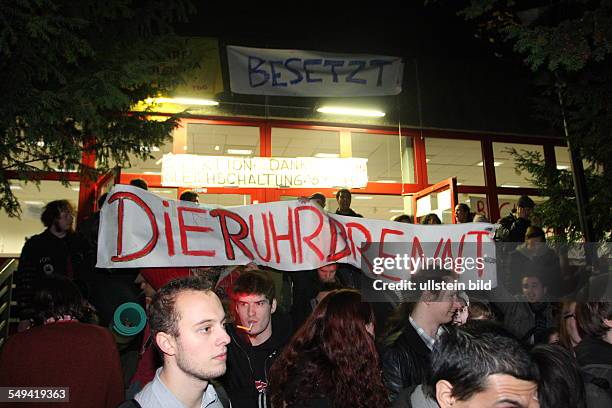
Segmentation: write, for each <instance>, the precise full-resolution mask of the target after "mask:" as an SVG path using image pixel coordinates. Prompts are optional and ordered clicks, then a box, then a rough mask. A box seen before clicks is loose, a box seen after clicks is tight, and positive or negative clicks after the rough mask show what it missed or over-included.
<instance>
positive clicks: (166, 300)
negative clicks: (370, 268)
mask: <svg viewBox="0 0 612 408" xmlns="http://www.w3.org/2000/svg"><path fill="white" fill-rule="evenodd" d="M138 183H140V185H138V186H139V187H141V188H146V184H143V183H141V182H140V181H137V182H136V183H135V185H137V184H138ZM188 193H189V194H183V195H182V196H181V199H183V200H187V201H193V202H197V200H198V196H197V194H195V193H191V192H188ZM308 199H310V200H313V202H316V203H317V204H318V205H319V206H320V207H321V208H325V204H326V202H325V196H324V195H323V194H319V193H317V194H314V195H313V196H311V197H309V198H308ZM336 199H337V201H338V204H339V206H338V210H337V211H336V213H337V214H340V215H345V216H352V217H361V215H359V214H358V213H357V212H355V210H353V209H352V208H351V194H350V191H348V190H344V189H343V190H340V191H339V192H338V194H337V195H336ZM102 205H104V198H102V199H101V200H100V203H99V207H102ZM533 207H534V204H533V201H532V200H530V199H529V198H528V197H521V199H520V200H519V202H518V209H517V212H516V214H514V215H512V216H511V217H512V218H507V219H503V220H500V222H499V224H500V227H499V228H498V236H499V237H500V240H502V241H507V242H509V244H512V245H513V248H512V249H509V250H507V253H504V259H503V260H502V261H500V263H499V264H498V272H499V275H500V284H499V285H498V287H497V288H495V290H492V291H490V292H487V293H483V292H474V293H472V292H469V293H467V292H464V291H453V290H421V289H417V290H416V291H415V292H414V293H412V296H411V299H410V301H409V302H368V301H366V300H365V295H364V294H363V293H362V291H361V289H362V287H363V285H364V282H365V283H366V284H367V282H368V281H367V279H368V278H367V277H366V275H365V274H363V273H361V271H359V270H358V269H357V268H355V267H352V266H350V265H346V264H329V265H325V266H322V267H320V268H318V269H316V270H311V271H301V272H283V271H278V270H273V269H271V268H268V267H264V266H258V265H255V264H249V265H245V266H240V267H225V266H219V267H199V268H142V269H139V270H130V269H128V270H118V271H117V270H113V271H108V270H103V269H97V268H95V256H96V247H97V226H98V225H99V213H96V214H94V215H93V216H92V218H91V219H89V220H87V221H86V222H84V223H83V224H82V225H80V226H79V229H78V230H77V231H76V232H73V231H72V224H73V221H74V212H73V209H72V207H71V206H70V204H69V203H68V202H67V201H64V200H58V201H54V202H51V203H49V204H48V205H47V206H46V208H45V210H44V211H43V214H42V217H41V220H42V222H43V224H44V226H45V227H46V229H45V231H44V232H43V233H42V234H39V235H36V236H34V237H32V238H31V239H29V240H28V241H27V242H26V244H25V246H24V248H23V251H22V255H21V259H20V264H19V269H18V271H17V273H16V276H15V283H16V288H15V290H14V299H15V300H16V301H17V305H18V308H17V311H18V316H17V317H18V318H19V319H20V324H19V326H18V327H17V329H16V332H15V333H14V334H12V335H11V336H10V337H9V339H8V341H7V342H6V344H4V346H3V348H2V350H1V354H0V387H68V388H69V400H70V402H67V403H53V404H52V406H57V407H61V406H70V407H101V408H102V407H104V408H110V407H112V408H114V407H118V406H120V407H122V408H129V407H139V406H140V407H145V408H147V407H151V408H157V407H160V408H161V407H177V408H180V407H189V408H191V407H206V408H227V407H230V406H233V407H235V408H242V407H244V408H251V407H253V408H270V407H273V408H290V407H309V408H318V407H347V408H348V407H396V408H397V407H399V408H401V407H411V408H429V407H431V408H436V407H441V408H447V407H459V408H471V407H474V408H488V407H491V408H493V407H518V408H535V407H543V408H560V407H568V408H574V407H578V408H599V407H602V408H604V407H612V299H606V298H603V299H593V298H592V297H591V298H588V299H582V300H581V298H580V296H579V295H580V293H576V292H579V291H578V289H579V287H578V286H577V287H576V288H574V290H573V291H572V290H570V289H568V287H567V286H566V285H559V284H558V283H559V281H561V280H562V279H561V275H562V273H563V272H562V268H561V264H560V262H559V258H558V257H557V256H556V254H555V252H554V251H553V250H552V249H550V248H549V247H548V246H547V245H546V243H545V234H544V231H543V230H542V228H540V227H538V226H536V225H531V222H530V215H531V214H530V213H531V211H532V209H533ZM400 217H401V218H399V219H395V221H397V222H408V223H411V222H413V221H414V220H413V219H412V218H411V217H410V216H407V215H406V216H400ZM455 218H456V220H457V222H458V223H463V222H474V221H482V220H474V219H473V218H474V217H473V214H471V213H470V209H469V207H468V206H466V205H465V204H459V205H458V206H457V208H455ZM421 222H422V223H423V224H437V223H440V220H439V218H438V217H437V216H435V214H434V215H433V216H432V215H429V216H426V217H423V220H421ZM455 278H456V275H455V274H454V272H453V271H450V270H445V269H441V268H432V269H423V270H421V271H419V272H417V273H416V274H414V275H413V276H412V278H411V280H412V281H414V282H416V283H417V285H416V287H417V288H420V285H418V283H419V282H427V281H429V282H437V283H441V282H447V283H448V282H452V281H453V280H454V279H455ZM602 282H604V284H607V275H606V274H605V273H603V272H602V273H601V274H600V275H599V276H597V277H596V278H595V279H593V280H592V281H587V282H586V286H588V285H589V284H590V285H596V286H597V285H598V286H601V285H602ZM551 294H554V295H555V297H554V298H553V297H552V296H551ZM553 300H555V301H553ZM556 300H558V301H556ZM129 301H136V302H138V303H140V304H141V305H142V307H143V308H144V309H146V313H147V323H146V326H145V328H144V330H142V331H141V332H140V333H138V334H137V335H134V336H131V337H128V338H125V336H121V335H119V334H118V333H117V332H116V331H114V330H113V328H112V327H113V313H114V310H115V309H116V308H117V307H118V306H119V305H121V304H122V303H124V302H129ZM9 406H12V405H11V404H9ZM14 406H16V407H18V406H21V403H15V404H14ZM41 406H42V405H41Z"/></svg>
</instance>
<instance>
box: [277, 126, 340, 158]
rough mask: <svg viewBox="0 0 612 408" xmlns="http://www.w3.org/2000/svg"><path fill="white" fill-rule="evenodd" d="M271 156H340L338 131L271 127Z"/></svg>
mask: <svg viewBox="0 0 612 408" xmlns="http://www.w3.org/2000/svg"><path fill="white" fill-rule="evenodd" d="M272 156H273V157H340V132H338V131H328V130H309V129H284V128H273V129H272Z"/></svg>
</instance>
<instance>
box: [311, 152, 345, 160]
mask: <svg viewBox="0 0 612 408" xmlns="http://www.w3.org/2000/svg"><path fill="white" fill-rule="evenodd" d="M314 157H318V158H319V159H337V158H338V157H340V155H339V154H338V153H317V154H315V155H314Z"/></svg>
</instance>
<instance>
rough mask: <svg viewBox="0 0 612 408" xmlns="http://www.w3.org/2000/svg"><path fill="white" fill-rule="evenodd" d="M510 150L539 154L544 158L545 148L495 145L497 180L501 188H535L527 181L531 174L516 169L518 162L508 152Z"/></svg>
mask: <svg viewBox="0 0 612 408" xmlns="http://www.w3.org/2000/svg"><path fill="white" fill-rule="evenodd" d="M508 149H515V150H517V151H518V152H519V153H521V154H522V153H523V152H524V151H529V152H538V153H540V157H542V159H543V158H544V147H542V146H539V145H528V144H516V143H493V157H494V162H495V178H496V180H497V185H498V186H499V187H510V188H512V187H515V188H518V187H534V185H533V184H532V183H530V182H529V181H528V180H527V179H528V178H530V177H531V176H530V174H529V173H527V172H525V171H522V172H519V171H518V170H516V169H515V167H516V162H515V160H514V158H513V157H512V156H511V155H510V153H508V152H507V150H508Z"/></svg>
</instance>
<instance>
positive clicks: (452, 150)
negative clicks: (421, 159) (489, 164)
mask: <svg viewBox="0 0 612 408" xmlns="http://www.w3.org/2000/svg"><path fill="white" fill-rule="evenodd" d="M425 151H426V154H427V178H428V180H429V183H430V184H435V183H437V182H439V181H442V180H445V179H447V178H449V177H457V185H468V186H484V185H485V178H484V171H483V167H482V150H481V148H480V142H478V141H473V140H455V139H437V138H427V139H425Z"/></svg>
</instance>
